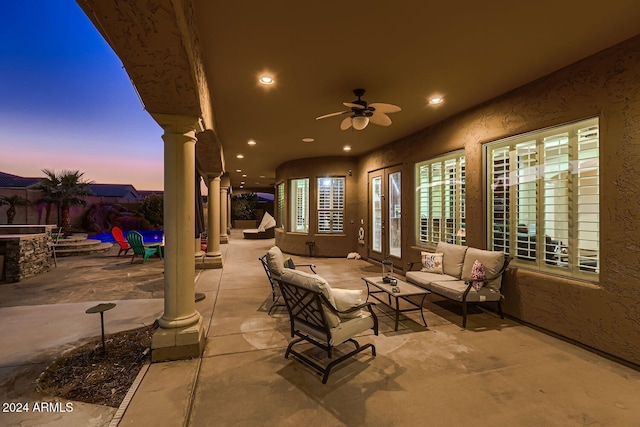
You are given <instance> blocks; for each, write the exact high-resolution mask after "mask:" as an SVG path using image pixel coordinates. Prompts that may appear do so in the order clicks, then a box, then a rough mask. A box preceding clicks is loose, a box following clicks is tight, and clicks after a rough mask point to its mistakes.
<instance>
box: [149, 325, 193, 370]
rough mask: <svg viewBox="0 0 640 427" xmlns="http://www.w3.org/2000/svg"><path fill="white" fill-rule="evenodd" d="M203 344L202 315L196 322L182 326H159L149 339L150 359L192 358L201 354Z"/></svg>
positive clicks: (161, 360) (159, 360)
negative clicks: (167, 327) (168, 327)
mask: <svg viewBox="0 0 640 427" xmlns="http://www.w3.org/2000/svg"><path fill="white" fill-rule="evenodd" d="M204 344H205V333H204V325H203V324H202V316H200V318H199V319H198V322H197V323H195V324H193V325H190V326H185V327H182V328H171V329H165V328H162V327H159V328H158V329H157V330H156V332H155V333H154V334H153V338H152V340H151V361H152V362H163V361H167V360H182V359H192V358H194V357H199V356H200V355H202V351H203V350H204Z"/></svg>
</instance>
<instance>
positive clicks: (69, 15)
mask: <svg viewBox="0 0 640 427" xmlns="http://www.w3.org/2000/svg"><path fill="white" fill-rule="evenodd" d="M0 40H1V42H0V172H5V173H10V174H14V175H20V176H26V177H40V176H43V174H42V172H41V171H42V169H45V168H46V169H53V170H55V171H56V172H60V171H62V170H79V171H81V172H84V173H85V175H84V177H85V178H86V179H87V180H92V181H95V182H96V183H105V184H106V183H109V184H133V185H134V186H135V187H136V189H138V190H161V189H163V142H162V138H161V136H162V129H161V128H160V127H159V126H158V125H157V124H156V123H155V121H153V119H152V118H151V116H150V115H149V114H148V113H147V112H145V111H144V109H143V107H142V104H141V103H140V101H139V99H138V96H137V94H136V93H135V90H134V88H133V86H132V84H131V82H130V80H129V77H128V76H127V73H126V72H125V70H124V68H123V67H122V63H121V61H120V59H118V57H117V56H116V55H115V54H114V53H113V51H112V50H111V48H110V47H109V45H108V44H107V43H106V42H105V41H104V39H103V38H102V36H101V35H100V34H99V33H98V31H97V30H96V29H95V27H94V26H93V25H92V24H91V22H90V21H89V19H88V18H87V17H86V16H85V14H84V13H83V12H82V10H81V9H80V7H79V6H78V5H77V4H76V2H75V1H73V0H55V1H54V0H23V1H15V2H5V4H3V8H2V14H0Z"/></svg>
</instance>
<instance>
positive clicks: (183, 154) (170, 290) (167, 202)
mask: <svg viewBox="0 0 640 427" xmlns="http://www.w3.org/2000/svg"><path fill="white" fill-rule="evenodd" d="M154 118H156V120H158V122H159V123H160V125H161V126H162V128H163V129H164V135H163V136H162V139H163V140H164V235H165V247H164V313H163V315H162V317H161V318H160V319H158V323H159V325H160V327H159V328H158V330H157V331H156V333H155V334H154V336H153V341H152V350H153V351H152V355H151V356H152V360H154V361H160V360H175V359H184V358H191V357H194V356H198V355H200V354H201V352H202V349H203V348H204V327H203V324H202V316H200V313H198V311H197V310H196V307H195V300H194V295H195V283H194V281H195V268H194V264H193V236H194V233H195V224H194V218H195V208H194V200H195V196H196V195H195V188H194V185H193V176H194V174H195V144H196V137H195V126H196V123H197V120H194V119H192V118H188V117H176V116H169V117H161V119H162V120H159V119H158V118H157V117H154Z"/></svg>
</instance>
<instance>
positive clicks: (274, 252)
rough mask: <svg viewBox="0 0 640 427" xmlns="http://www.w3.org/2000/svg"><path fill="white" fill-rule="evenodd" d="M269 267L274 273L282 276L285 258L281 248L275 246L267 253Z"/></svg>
mask: <svg viewBox="0 0 640 427" xmlns="http://www.w3.org/2000/svg"><path fill="white" fill-rule="evenodd" d="M267 266H268V267H269V270H271V272H272V273H275V274H276V275H278V276H282V273H283V272H284V256H283V255H282V251H281V250H280V248H279V247H277V246H274V247H272V248H271V249H269V251H268V252H267Z"/></svg>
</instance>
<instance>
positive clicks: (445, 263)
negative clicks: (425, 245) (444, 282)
mask: <svg viewBox="0 0 640 427" xmlns="http://www.w3.org/2000/svg"><path fill="white" fill-rule="evenodd" d="M467 249H468V246H462V245H454V244H452V243H446V242H438V246H436V253H441V254H442V271H443V272H444V274H448V275H449V276H453V277H456V278H458V279H459V278H460V276H461V275H462V264H463V263H464V256H465V253H466V252H467ZM473 261H474V260H472V261H471V265H472V266H473Z"/></svg>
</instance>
